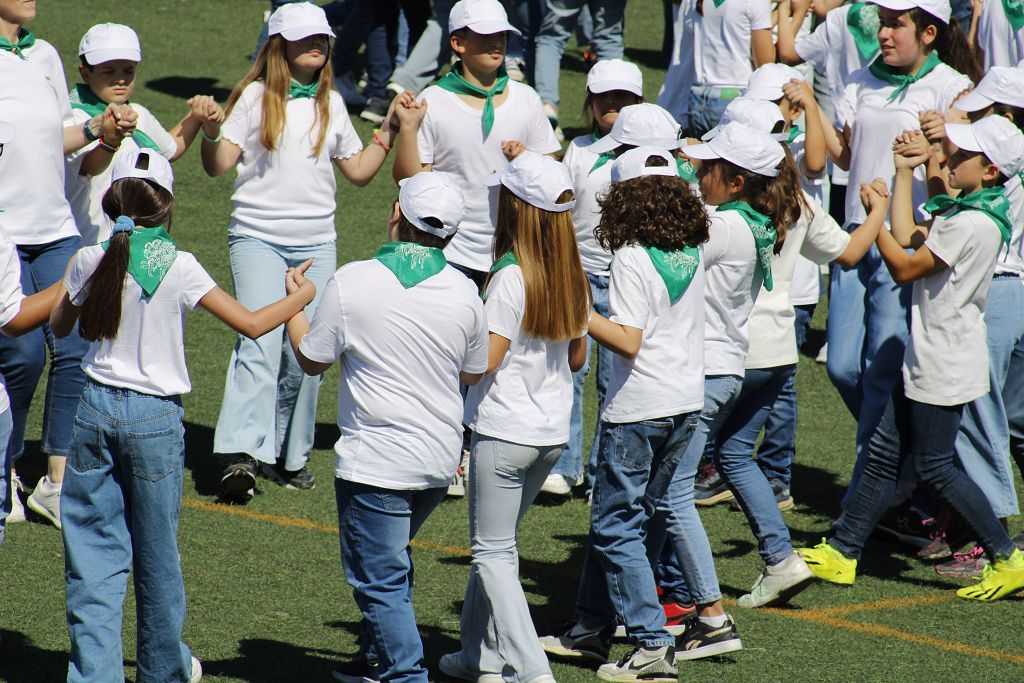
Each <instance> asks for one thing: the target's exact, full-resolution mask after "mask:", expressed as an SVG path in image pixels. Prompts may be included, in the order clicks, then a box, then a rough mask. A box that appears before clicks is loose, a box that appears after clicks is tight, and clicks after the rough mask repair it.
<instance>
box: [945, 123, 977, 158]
mask: <svg viewBox="0 0 1024 683" xmlns="http://www.w3.org/2000/svg"><path fill="white" fill-rule="evenodd" d="M946 137H947V138H949V141H950V142H952V143H953V144H954V145H956V146H957V147H959V148H960V149H965V150H967V151H968V152H984V150H982V148H981V144H980V143H979V142H978V137H977V136H976V135H975V134H974V131H973V130H971V124H969V123H947V124H946Z"/></svg>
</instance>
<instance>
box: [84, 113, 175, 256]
mask: <svg viewBox="0 0 1024 683" xmlns="http://www.w3.org/2000/svg"><path fill="white" fill-rule="evenodd" d="M131 106H132V109H134V110H135V113H136V114H138V116H139V119H138V122H137V123H136V128H138V129H139V130H141V131H142V132H143V133H145V134H146V135H148V136H149V137H151V138H153V142H155V143H156V144H157V146H158V147H159V148H160V149H159V152H160V154H161V155H162V156H164V157H165V158H166V159H168V160H170V159H171V157H173V156H174V155H175V154H177V152H178V143H176V142H175V141H174V138H172V137H171V134H170V133H168V132H167V131H166V130H164V127H163V126H161V125H160V122H159V121H157V119H156V117H155V116H153V114H152V113H150V111H149V110H148V109H146V108H145V107H143V106H142V105H141V104H136V103H132V105H131ZM71 116H72V120H73V121H74V122H75V124H77V125H79V126H80V125H82V124H83V123H85V122H86V121H88V120H89V119H90V118H92V117H91V116H89V115H88V114H87V113H85V112H84V111H82V110H81V109H73V110H72V112H71ZM99 144H100V143H99V140H97V141H95V142H90V143H89V144H88V145H86V146H85V147H83V148H82V149H80V150H78V151H77V152H72V153H71V154H69V155H68V157H67V168H66V170H65V175H64V194H65V196H67V198H68V202H69V203H70V204H71V212H72V214H73V215H74V217H75V224H76V225H77V226H78V232H79V233H80V234H81V235H82V243H83V244H84V245H86V246H88V245H90V244H97V243H99V242H102V241H104V240H105V239H107V238H108V237H110V229H111V227H112V226H113V221H111V220H110V219H109V218H108V217H107V215H106V214H105V213H103V207H102V205H101V202H102V201H103V195H104V194H105V193H106V191H107V190H108V189H109V188H110V175H111V173H113V170H114V160H116V159H117V158H118V157H120V156H123V155H125V154H128V153H129V152H130V151H131V150H134V149H138V148H139V146H138V145H137V144H135V141H134V140H133V139H131V138H127V139H125V140H124V141H123V142H122V143H121V146H120V147H118V149H117V152H115V153H114V158H113V159H112V160H111V161H110V164H109V165H108V166H107V167H106V168H105V169H104V170H103V172H102V173H99V174H98V175H94V176H88V175H80V174H79V171H80V170H81V168H82V161H83V160H84V159H85V155H86V154H88V153H89V152H91V151H93V150H94V149H96V147H98V146H99Z"/></svg>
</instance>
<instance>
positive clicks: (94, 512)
mask: <svg viewBox="0 0 1024 683" xmlns="http://www.w3.org/2000/svg"><path fill="white" fill-rule="evenodd" d="M183 415H184V411H183V410H182V408H181V400H180V398H179V397H177V396H148V395H146V394H140V393H138V392H136V391H132V390H131V389H119V388H116V387H110V386H107V385H104V384H100V383H98V382H94V381H91V380H90V381H88V382H87V383H86V385H85V390H84V391H83V392H82V397H81V400H80V401H79V403H78V413H77V415H76V416H75V419H74V427H73V429H72V446H71V450H70V452H69V453H68V461H67V470H66V471H65V474H64V487H63V488H62V490H61V496H60V498H61V501H60V508H61V511H60V512H61V514H60V518H61V524H62V526H63V535H64V564H65V577H66V589H67V619H68V633H69V635H70V636H71V661H70V663H69V664H68V682H69V683H80V682H83V681H95V682H96V683H111V682H116V681H124V652H123V649H122V645H121V621H122V616H123V615H122V610H123V605H124V596H125V589H126V587H127V582H128V574H129V572H130V573H131V575H132V579H133V581H134V584H135V611H136V618H137V633H136V642H137V646H136V659H137V662H138V680H140V681H187V680H188V679H189V676H190V675H191V671H192V664H191V661H192V653H191V652H190V651H189V649H188V646H187V645H185V644H184V643H183V642H181V632H182V628H183V627H184V624H185V584H184V581H183V579H182V575H181V559H180V557H179V556H178V516H179V513H180V511H181V492H182V476H183V470H184V466H185V460H184V458H185V428H184V426H182V422H181V421H182V416H183Z"/></svg>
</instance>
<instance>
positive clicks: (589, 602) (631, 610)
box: [576, 412, 700, 648]
mask: <svg viewBox="0 0 1024 683" xmlns="http://www.w3.org/2000/svg"><path fill="white" fill-rule="evenodd" d="M699 417H700V413H698V412H692V413H683V414H680V415H672V416H669V417H663V418H657V419H653V420H644V421H642V422H626V423H621V424H616V423H610V422H603V421H602V422H601V426H600V433H599V436H598V438H599V439H600V443H601V460H600V462H599V463H598V466H597V473H596V476H595V477H594V502H593V506H592V507H591V509H590V538H589V540H588V543H587V550H586V554H585V555H584V558H583V570H582V575H581V577H580V587H579V592H578V594H577V596H576V614H577V618H578V620H579V623H580V625H581V626H583V627H584V628H586V629H588V630H594V631H597V630H601V629H604V628H607V627H610V626H613V625H614V624H615V618H616V615H618V616H620V617H621V618H622V621H623V623H624V624H625V626H626V633H627V634H628V635H629V638H630V640H632V641H633V642H634V643H637V644H638V645H640V646H642V647H646V648H657V647H664V646H666V645H672V644H674V643H675V639H674V638H673V637H672V636H671V635H669V633H668V631H666V630H665V612H664V611H663V610H662V608H661V605H660V604H658V593H657V587H656V586H655V583H654V572H653V571H652V570H651V563H650V561H649V560H648V558H647V551H646V548H645V546H644V536H645V527H646V526H647V523H648V520H650V519H651V517H652V516H653V515H654V510H655V505H656V504H657V501H659V500H661V499H662V498H663V497H664V496H665V494H666V493H667V492H668V487H669V484H670V483H671V481H672V477H673V476H674V475H675V471H676V467H677V466H678V464H679V460H680V458H682V456H683V453H684V452H685V451H686V447H687V446H688V445H689V443H690V439H691V438H692V437H693V433H694V431H695V430H696V427H697V423H698V422H699Z"/></svg>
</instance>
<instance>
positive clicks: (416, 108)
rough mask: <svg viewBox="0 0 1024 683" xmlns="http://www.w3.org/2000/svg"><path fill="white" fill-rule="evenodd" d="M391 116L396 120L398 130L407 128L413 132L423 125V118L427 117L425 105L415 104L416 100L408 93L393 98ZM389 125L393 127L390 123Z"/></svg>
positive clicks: (392, 123) (422, 103)
mask: <svg viewBox="0 0 1024 683" xmlns="http://www.w3.org/2000/svg"><path fill="white" fill-rule="evenodd" d="M392 107H394V109H392V114H391V115H392V116H393V117H395V118H397V119H398V126H399V128H404V127H406V126H408V127H409V128H410V129H411V130H413V131H415V130H417V129H418V128H419V127H420V124H421V123H423V117H424V116H426V115H427V103H426V102H425V101H424V102H417V101H416V98H415V97H413V94H412V93H411V92H409V91H406V92H404V93H402V94H401V95H399V96H398V97H396V98H395V101H394V102H393V103H392ZM389 125H391V126H394V125H395V124H394V122H393V121H392V122H391V123H390V124H389Z"/></svg>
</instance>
